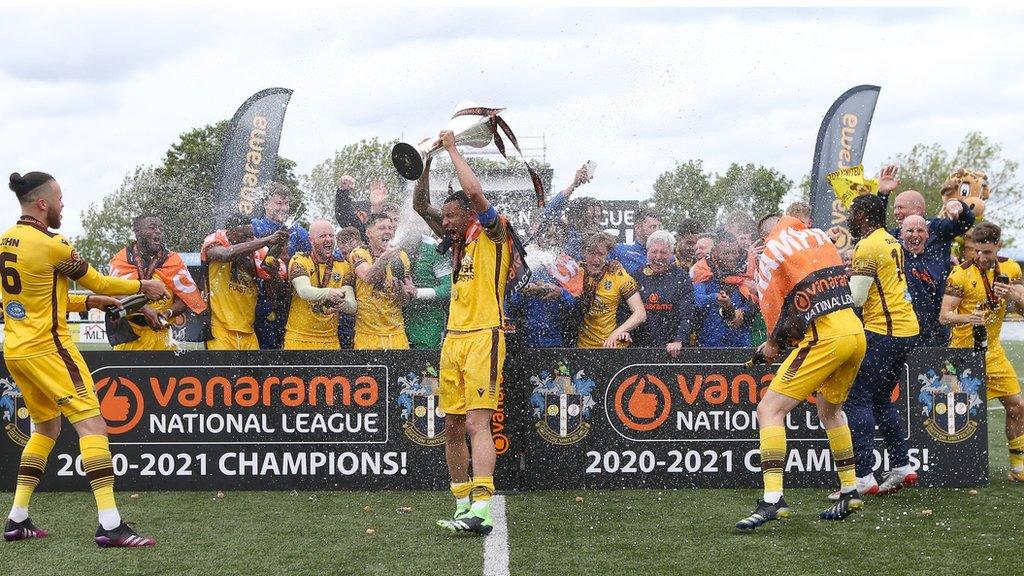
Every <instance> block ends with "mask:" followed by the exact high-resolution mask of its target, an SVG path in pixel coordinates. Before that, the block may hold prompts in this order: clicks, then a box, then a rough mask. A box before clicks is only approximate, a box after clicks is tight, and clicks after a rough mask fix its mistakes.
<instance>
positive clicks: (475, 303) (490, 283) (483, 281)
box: [448, 217, 512, 332]
mask: <svg viewBox="0 0 1024 576" xmlns="http://www.w3.org/2000/svg"><path fill="white" fill-rule="evenodd" d="M453 256H454V254H453ZM511 259H512V253H511V249H510V248H509V245H508V229H507V228H506V227H505V223H504V221H503V220H502V219H501V218H500V217H499V218H497V219H495V221H494V223H493V224H492V225H491V226H490V227H488V228H484V229H483V230H481V232H480V233H479V234H478V235H477V237H476V238H474V239H473V240H472V241H470V242H468V243H467V244H466V245H465V246H464V247H463V249H462V258H461V261H460V262H453V263H452V269H453V270H454V269H455V267H456V266H457V267H458V274H459V278H458V281H455V275H454V274H452V282H453V283H452V294H451V299H450V303H449V305H448V329H449V330H458V331H460V332H470V331H474V330H487V329H491V328H501V327H502V326H503V325H504V324H505V316H504V313H505V286H506V284H508V268H509V263H510V261H511Z"/></svg>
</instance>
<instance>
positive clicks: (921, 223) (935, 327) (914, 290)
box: [900, 192, 949, 348]
mask: <svg viewBox="0 0 1024 576" xmlns="http://www.w3.org/2000/svg"><path fill="white" fill-rule="evenodd" d="M905 193H906V192H904V194H905ZM928 237H929V234H928V221H927V220H925V219H924V217H923V216H920V215H918V214H911V215H909V216H905V217H904V218H903V219H902V224H901V225H900V242H901V243H902V244H903V252H904V255H905V257H904V260H903V271H904V273H905V274H906V276H907V287H908V288H909V290H910V296H911V298H913V305H914V313H915V314H917V323H918V325H919V326H920V327H921V332H920V334H919V335H918V337H917V343H916V345H917V346H936V347H940V348H941V347H945V346H948V345H949V328H948V327H946V326H943V325H942V324H941V323H940V322H939V311H940V310H941V308H942V295H943V293H944V289H945V286H946V280H945V278H946V277H945V276H943V275H942V274H943V271H944V270H945V269H946V267H947V266H948V265H949V261H948V260H944V259H943V257H942V255H941V254H940V253H939V251H937V250H931V251H929V250H927V249H926V247H927V245H928Z"/></svg>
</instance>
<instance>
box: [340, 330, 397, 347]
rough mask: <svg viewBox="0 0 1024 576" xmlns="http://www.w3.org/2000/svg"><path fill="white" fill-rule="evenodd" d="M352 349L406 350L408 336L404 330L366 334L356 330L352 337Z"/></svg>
mask: <svg viewBox="0 0 1024 576" xmlns="http://www.w3.org/2000/svg"><path fill="white" fill-rule="evenodd" d="M352 348H353V349H354V350H408V349H409V338H408V337H406V335H405V332H397V333H395V334H366V333H363V332H356V333H355V335H354V336H353V337H352Z"/></svg>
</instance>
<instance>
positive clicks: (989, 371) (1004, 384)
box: [985, 346, 1020, 400]
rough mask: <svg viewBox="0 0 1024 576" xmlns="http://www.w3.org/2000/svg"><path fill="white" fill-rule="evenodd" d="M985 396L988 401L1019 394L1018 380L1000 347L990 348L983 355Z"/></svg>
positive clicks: (1004, 351)
mask: <svg viewBox="0 0 1024 576" xmlns="http://www.w3.org/2000/svg"><path fill="white" fill-rule="evenodd" d="M985 394H986V395H987V396H986V397H987V398H988V399H989V400H995V399H996V398H1002V397H1003V396H1013V395H1014V394H1020V380H1017V372H1016V371H1015V370H1014V369H1013V364H1010V361H1009V360H1008V359H1007V358H1006V350H1005V349H1004V348H1003V347H1002V346H999V347H990V348H989V349H988V354H986V355H985Z"/></svg>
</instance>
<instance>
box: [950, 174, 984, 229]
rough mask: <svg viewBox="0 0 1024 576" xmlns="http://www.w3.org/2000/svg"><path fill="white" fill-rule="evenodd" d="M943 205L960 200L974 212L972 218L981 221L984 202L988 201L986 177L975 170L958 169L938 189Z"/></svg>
mask: <svg viewBox="0 0 1024 576" xmlns="http://www.w3.org/2000/svg"><path fill="white" fill-rule="evenodd" d="M939 193H940V194H942V200H943V202H942V203H943V205H945V204H946V202H949V201H950V200H962V201H963V202H964V203H966V204H967V205H968V206H970V207H971V208H972V209H973V210H974V216H975V217H976V218H977V219H978V220H981V219H982V217H984V216H985V201H986V200H988V195H989V190H988V175H987V174H985V173H984V172H980V171H977V170H968V169H966V168H960V169H959V170H957V171H955V172H953V173H952V174H950V175H949V178H946V181H945V182H944V183H943V184H942V188H940V189H939Z"/></svg>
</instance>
